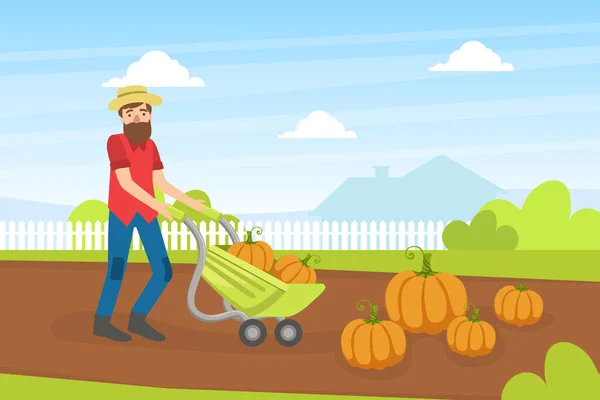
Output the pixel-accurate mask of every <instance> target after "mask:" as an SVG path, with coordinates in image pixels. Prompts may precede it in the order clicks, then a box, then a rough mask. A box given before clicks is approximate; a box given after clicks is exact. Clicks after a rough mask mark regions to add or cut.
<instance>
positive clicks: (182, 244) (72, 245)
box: [0, 221, 470, 251]
mask: <svg viewBox="0 0 600 400" xmlns="http://www.w3.org/2000/svg"><path fill="white" fill-rule="evenodd" d="M449 222H450V221H448V222H443V221H438V222H433V221H429V222H424V221H419V222H413V221H411V222H404V221H400V222H394V221H391V222H386V221H381V222H375V221H372V222H370V223H367V222H357V221H352V222H349V223H348V222H341V223H339V222H328V221H324V222H318V221H312V222H309V221H303V222H300V221H295V222H290V221H285V222H280V221H276V222H270V221H267V222H266V223H264V224H263V223H262V222H260V221H259V222H255V223H253V222H252V221H242V222H240V223H239V224H234V228H235V229H236V231H237V232H238V236H239V239H240V240H244V237H245V233H244V232H245V230H249V229H251V228H252V227H254V226H258V227H260V228H261V229H262V233H261V234H258V233H257V229H255V230H254V232H253V238H254V239H255V240H263V241H265V242H267V243H269V244H270V245H271V247H272V248H273V249H275V250H402V249H406V248H407V247H409V246H413V245H417V246H420V247H421V248H422V249H424V250H445V247H444V243H443V242H442V232H443V230H444V228H445V226H446V225H447V224H448V223H449ZM469 222H470V221H467V223H469ZM197 226H198V228H199V230H200V232H201V233H202V235H203V236H204V239H205V241H206V243H207V245H214V244H216V245H227V244H231V240H230V238H229V236H228V234H227V232H226V231H225V230H224V229H223V227H221V226H220V225H217V224H216V223H214V222H210V223H208V224H207V223H205V222H201V223H200V224H198V225H197ZM107 229H108V222H106V223H101V222H95V223H92V222H90V221H87V222H81V221H79V222H77V223H72V222H63V221H58V222H52V221H49V222H43V221H39V222H37V223H36V222H33V221H30V222H24V221H21V222H14V221H10V222H4V221H0V250H63V251H64V250H67V251H68V250H92V251H95V250H106V249H107V247H108V236H107V234H106V232H107ZM161 230H162V235H163V238H164V240H165V243H166V244H167V248H168V249H170V250H172V251H176V250H196V249H197V246H196V241H195V240H194V239H193V237H192V235H191V233H190V231H189V229H188V228H187V227H186V226H185V225H183V224H180V223H179V222H176V221H173V222H170V223H169V222H163V223H162V226H161ZM143 248H144V247H143V244H142V243H141V240H140V237H139V235H138V233H137V231H136V230H134V234H133V239H132V243H131V249H132V250H134V251H135V250H143Z"/></svg>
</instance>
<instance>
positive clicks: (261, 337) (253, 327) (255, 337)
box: [239, 319, 267, 347]
mask: <svg viewBox="0 0 600 400" xmlns="http://www.w3.org/2000/svg"><path fill="white" fill-rule="evenodd" d="M239 334H240V339H241V340H242V343H244V344H245V345H246V346H250V347H255V346H260V345H261V344H262V343H263V342H264V341H265V338H266V337H267V328H266V327H265V324H263V323H262V322H261V321H259V320H257V319H249V320H246V321H244V322H243V323H242V325H241V326H240V331H239Z"/></svg>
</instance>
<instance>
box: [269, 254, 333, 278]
mask: <svg viewBox="0 0 600 400" xmlns="http://www.w3.org/2000/svg"><path fill="white" fill-rule="evenodd" d="M312 257H313V255H312V254H308V255H307V256H306V257H304V259H302V260H301V259H299V258H298V257H296V256H295V255H293V254H286V255H284V256H281V257H280V258H279V259H278V260H277V261H276V262H275V265H274V266H273V276H275V277H276V278H277V279H280V280H282V281H283V282H286V283H316V282H317V273H316V272H315V270H314V268H312V267H309V266H308V261H309V260H310V259H311V258H312ZM314 257H315V263H316V264H318V263H319V262H320V261H321V259H320V258H319V256H314Z"/></svg>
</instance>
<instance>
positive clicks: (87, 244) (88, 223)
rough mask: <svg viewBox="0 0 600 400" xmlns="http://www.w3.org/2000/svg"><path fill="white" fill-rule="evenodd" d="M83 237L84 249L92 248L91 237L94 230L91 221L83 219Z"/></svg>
mask: <svg viewBox="0 0 600 400" xmlns="http://www.w3.org/2000/svg"><path fill="white" fill-rule="evenodd" d="M83 235H84V238H85V248H84V250H88V251H89V250H92V239H93V235H94V232H93V231H92V221H85V232H84V233H83Z"/></svg>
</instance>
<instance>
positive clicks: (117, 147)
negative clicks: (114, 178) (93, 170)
mask: <svg viewBox="0 0 600 400" xmlns="http://www.w3.org/2000/svg"><path fill="white" fill-rule="evenodd" d="M106 150H107V152H108V159H109V160H110V168H111V169H112V170H113V171H114V170H116V169H119V168H128V167H129V159H128V158H127V152H126V151H125V148H124V147H123V142H122V141H121V140H120V139H119V138H118V137H117V136H114V135H113V136H110V137H109V138H108V141H107V142H106Z"/></svg>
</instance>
